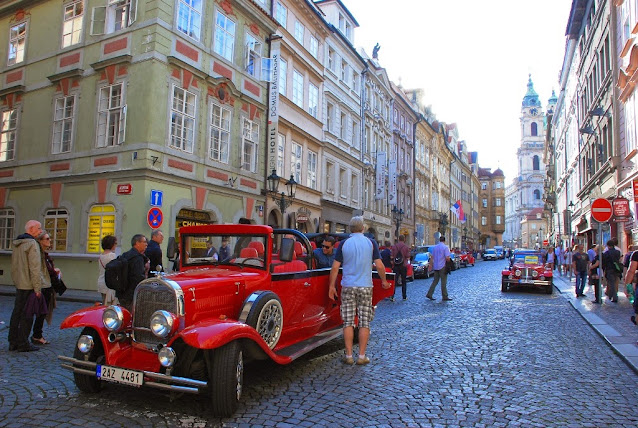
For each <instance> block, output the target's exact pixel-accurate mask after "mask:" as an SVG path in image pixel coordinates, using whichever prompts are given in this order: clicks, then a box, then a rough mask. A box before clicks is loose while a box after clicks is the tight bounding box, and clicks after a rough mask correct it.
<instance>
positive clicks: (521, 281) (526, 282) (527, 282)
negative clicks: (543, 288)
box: [519, 279, 534, 284]
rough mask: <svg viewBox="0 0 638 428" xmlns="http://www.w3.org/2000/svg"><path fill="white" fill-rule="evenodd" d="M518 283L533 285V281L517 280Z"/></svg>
mask: <svg viewBox="0 0 638 428" xmlns="http://www.w3.org/2000/svg"><path fill="white" fill-rule="evenodd" d="M519 282H520V283H521V284H533V283H534V280H533V279H521V280H519Z"/></svg>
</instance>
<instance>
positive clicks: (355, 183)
mask: <svg viewBox="0 0 638 428" xmlns="http://www.w3.org/2000/svg"><path fill="white" fill-rule="evenodd" d="M350 183H351V190H352V202H355V203H358V202H359V177H358V176H357V175H356V174H352V176H351V177H350Z"/></svg>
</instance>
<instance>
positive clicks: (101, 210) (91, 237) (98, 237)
mask: <svg viewBox="0 0 638 428" xmlns="http://www.w3.org/2000/svg"><path fill="white" fill-rule="evenodd" d="M107 235H113V236H115V207H114V206H113V205H111V204H104V205H94V206H92V207H91V209H90V210H89V233H88V239H87V242H86V252H87V253H93V254H95V253H101V252H102V238H104V237H105V236H107Z"/></svg>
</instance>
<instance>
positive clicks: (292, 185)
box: [267, 169, 297, 226]
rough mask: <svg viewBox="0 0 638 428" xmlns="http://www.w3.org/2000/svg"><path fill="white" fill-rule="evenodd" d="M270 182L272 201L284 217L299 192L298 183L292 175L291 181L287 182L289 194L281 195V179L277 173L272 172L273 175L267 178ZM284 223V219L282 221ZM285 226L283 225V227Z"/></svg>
mask: <svg viewBox="0 0 638 428" xmlns="http://www.w3.org/2000/svg"><path fill="white" fill-rule="evenodd" d="M267 180H268V193H270V196H271V197H272V200H273V201H275V203H276V204H277V206H278V207H279V210H280V211H281V214H282V217H283V214H284V213H285V211H286V208H288V207H289V206H290V205H291V204H292V202H293V200H294V199H295V192H296V191H297V182H296V181H295V178H294V177H293V175H292V174H290V180H288V181H286V188H287V189H288V194H287V195H286V193H284V192H281V193H279V181H280V180H281V177H279V176H278V175H277V171H275V170H274V169H273V170H272V174H270V175H269V176H268V177H267ZM282 222H283V219H282ZM282 226H283V225H282Z"/></svg>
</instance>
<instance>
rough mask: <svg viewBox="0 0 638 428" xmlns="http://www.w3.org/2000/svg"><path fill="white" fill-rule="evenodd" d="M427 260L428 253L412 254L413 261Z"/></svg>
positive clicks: (428, 258) (428, 257)
mask: <svg viewBox="0 0 638 428" xmlns="http://www.w3.org/2000/svg"><path fill="white" fill-rule="evenodd" d="M428 260H430V255H429V254H428V253H418V254H417V255H416V256H414V261H415V262H427V261H428Z"/></svg>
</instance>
